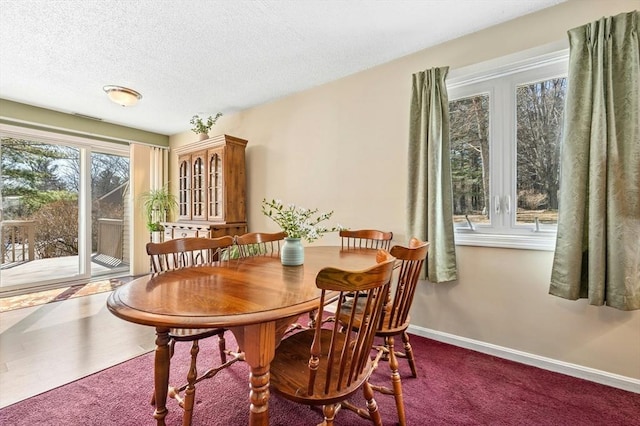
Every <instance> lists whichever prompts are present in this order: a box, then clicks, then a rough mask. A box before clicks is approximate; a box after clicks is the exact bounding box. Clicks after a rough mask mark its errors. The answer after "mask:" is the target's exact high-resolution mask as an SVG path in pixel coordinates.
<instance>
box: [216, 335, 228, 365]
mask: <svg viewBox="0 0 640 426" xmlns="http://www.w3.org/2000/svg"><path fill="white" fill-rule="evenodd" d="M218 349H219V350H220V361H221V362H222V364H224V363H225V362H227V350H226V349H227V341H226V340H225V338H224V332H222V333H220V335H219V336H218Z"/></svg>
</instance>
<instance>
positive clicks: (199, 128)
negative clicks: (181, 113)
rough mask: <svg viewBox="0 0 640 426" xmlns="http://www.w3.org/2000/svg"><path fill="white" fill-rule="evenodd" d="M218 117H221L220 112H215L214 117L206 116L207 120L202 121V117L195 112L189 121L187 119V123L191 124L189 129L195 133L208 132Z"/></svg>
mask: <svg viewBox="0 0 640 426" xmlns="http://www.w3.org/2000/svg"><path fill="white" fill-rule="evenodd" d="M220 117H222V113H221V112H219V113H217V114H216V116H215V117H212V116H209V117H208V118H207V121H204V119H203V118H200V116H199V115H198V114H196V115H194V116H193V117H191V121H189V123H191V124H192V125H193V127H192V128H191V131H192V132H194V133H196V134H200V133H209V130H211V128H212V127H213V125H214V124H216V121H218V118H220Z"/></svg>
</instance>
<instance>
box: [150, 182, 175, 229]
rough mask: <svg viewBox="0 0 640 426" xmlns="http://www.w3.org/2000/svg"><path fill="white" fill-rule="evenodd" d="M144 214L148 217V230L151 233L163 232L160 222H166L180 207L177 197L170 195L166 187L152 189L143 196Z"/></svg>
mask: <svg viewBox="0 0 640 426" xmlns="http://www.w3.org/2000/svg"><path fill="white" fill-rule="evenodd" d="M142 201H143V207H144V212H145V215H146V217H147V229H149V231H150V232H158V231H163V230H164V228H163V226H162V225H160V222H162V221H165V220H167V219H168V218H169V216H170V215H171V214H172V213H173V212H174V211H175V210H176V208H177V207H178V202H177V201H176V197H175V196H174V195H173V194H171V193H169V189H168V188H167V187H166V186H163V187H162V188H158V189H152V190H150V191H147V192H145V193H144V194H142Z"/></svg>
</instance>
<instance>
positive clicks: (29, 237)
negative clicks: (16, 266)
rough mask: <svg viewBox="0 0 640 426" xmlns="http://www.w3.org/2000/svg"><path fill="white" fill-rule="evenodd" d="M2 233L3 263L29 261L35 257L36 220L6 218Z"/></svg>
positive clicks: (2, 224) (1, 228)
mask: <svg viewBox="0 0 640 426" xmlns="http://www.w3.org/2000/svg"><path fill="white" fill-rule="evenodd" d="M0 232H1V234H2V237H1V239H2V246H1V247H0V250H1V253H0V254H1V255H2V264H5V263H15V262H29V261H31V260H34V259H35V258H36V257H35V235H36V222H35V221H34V220H4V221H2V222H0Z"/></svg>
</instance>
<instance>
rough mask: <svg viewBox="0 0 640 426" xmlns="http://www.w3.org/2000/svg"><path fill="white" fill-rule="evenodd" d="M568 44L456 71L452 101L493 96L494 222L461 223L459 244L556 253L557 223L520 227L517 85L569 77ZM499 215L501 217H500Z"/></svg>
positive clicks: (491, 205)
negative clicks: (518, 207)
mask: <svg viewBox="0 0 640 426" xmlns="http://www.w3.org/2000/svg"><path fill="white" fill-rule="evenodd" d="M568 59H569V50H568V49H567V48H566V42H558V43H553V44H550V45H547V46H542V47H540V48H536V49H531V50H528V51H525V52H520V53H517V54H515V55H510V56H506V57H503V58H499V59H496V60H492V61H488V62H484V63H481V64H476V65H473V66H469V67H465V68H461V69H458V70H453V71H452V72H451V73H450V78H449V79H447V92H448V95H449V101H453V100H456V99H460V98H465V97H470V96H473V95H478V94H483V93H488V94H489V111H490V113H489V117H490V118H489V144H490V150H489V157H490V158H489V162H490V173H491V175H490V179H489V185H490V189H489V194H490V197H489V206H487V207H488V208H490V209H492V210H491V211H492V212H494V214H493V215H492V220H491V224H480V223H476V224H474V223H471V224H470V223H461V224H455V242H456V245H472V246H485V247H504V248H517V249H532V250H551V251H552V250H554V249H555V240H556V229H557V227H556V226H555V225H544V226H543V225H539V226H536V225H534V224H524V225H523V224H516V215H515V214H513V213H514V212H515V211H516V201H517V196H516V194H517V188H516V166H517V162H516V99H515V98H516V87H517V86H519V85H523V84H527V83H529V82H535V81H541V80H547V79H552V78H558V77H566V76H567V69H568ZM496 213H497V214H496Z"/></svg>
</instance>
